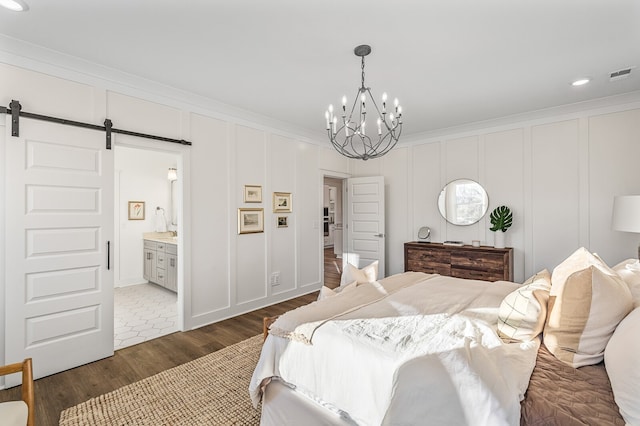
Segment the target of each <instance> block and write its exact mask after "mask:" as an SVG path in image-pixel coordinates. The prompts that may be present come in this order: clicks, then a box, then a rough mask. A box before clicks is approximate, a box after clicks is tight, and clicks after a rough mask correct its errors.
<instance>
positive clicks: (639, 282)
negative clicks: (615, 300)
mask: <svg viewBox="0 0 640 426" xmlns="http://www.w3.org/2000/svg"><path fill="white" fill-rule="evenodd" d="M637 261H638V259H627V260H623V261H622V262H620V263H618V264H617V265H616V266H614V267H613V270H614V271H616V272H617V273H618V275H620V276H621V277H622V279H623V280H624V282H625V283H627V285H628V286H629V290H631V297H633V303H634V305H635V306H636V307H638V306H640V271H639V270H637V269H629V268H627V265H632V264H635V263H636V262H637Z"/></svg>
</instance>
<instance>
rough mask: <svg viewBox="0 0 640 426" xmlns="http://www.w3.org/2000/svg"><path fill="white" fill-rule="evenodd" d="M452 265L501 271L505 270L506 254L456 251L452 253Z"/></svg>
mask: <svg viewBox="0 0 640 426" xmlns="http://www.w3.org/2000/svg"><path fill="white" fill-rule="evenodd" d="M451 266H452V267H459V268H464V269H481V270H483V271H496V272H501V271H503V270H504V255H502V254H500V253H497V254H493V253H479V252H473V251H460V252H454V253H451Z"/></svg>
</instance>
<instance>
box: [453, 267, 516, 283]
mask: <svg viewBox="0 0 640 426" xmlns="http://www.w3.org/2000/svg"><path fill="white" fill-rule="evenodd" d="M451 276H452V277H456V278H465V279H468V280H481V281H500V280H504V277H503V276H502V275H501V274H500V273H499V272H498V273H496V272H495V271H483V270H480V269H464V268H456V267H454V266H452V267H451Z"/></svg>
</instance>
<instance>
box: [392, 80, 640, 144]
mask: <svg viewBox="0 0 640 426" xmlns="http://www.w3.org/2000/svg"><path fill="white" fill-rule="evenodd" d="M638 108H640V90H637V91H633V92H628V93H623V94H620V95H614V96H607V97H604V98H598V99H592V100H589V101H583V102H576V103H573V104H567V105H560V106H556V107H551V108H545V109H540V110H536V111H529V112H526V113H522V114H514V115H508V116H505V117H500V118H496V119H491V120H485V121H478V122H474V123H469V124H464V125H461V126H455V127H447V128H444V129H437V130H433V131H428V132H423V133H416V134H412V135H409V136H405V137H403V140H402V143H401V144H400V143H399V144H398V145H416V144H419V143H425V142H427V143H428V142H440V141H442V140H447V139H457V138H461V137H466V136H472V135H477V134H487V133H494V132H498V131H504V130H511V129H514V128H521V127H528V126H535V125H540V124H546V123H551V122H557V121H564V120H572V119H576V118H581V117H585V116H593V115H601V114H609V113H613V112H620V111H626V110H630V109H638Z"/></svg>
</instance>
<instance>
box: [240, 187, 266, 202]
mask: <svg viewBox="0 0 640 426" xmlns="http://www.w3.org/2000/svg"><path fill="white" fill-rule="evenodd" d="M244 202H245V203H261V202H262V187H261V186H260V185H245V186H244Z"/></svg>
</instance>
